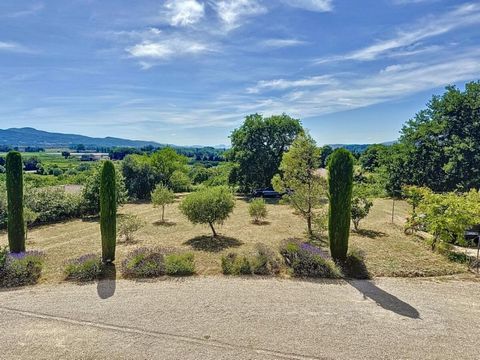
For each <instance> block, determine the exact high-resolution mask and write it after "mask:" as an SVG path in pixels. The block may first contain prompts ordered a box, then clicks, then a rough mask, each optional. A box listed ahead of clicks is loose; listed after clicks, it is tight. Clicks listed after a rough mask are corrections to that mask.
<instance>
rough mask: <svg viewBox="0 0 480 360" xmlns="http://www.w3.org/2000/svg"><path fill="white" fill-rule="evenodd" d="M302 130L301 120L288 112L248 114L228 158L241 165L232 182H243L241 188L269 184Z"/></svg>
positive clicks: (237, 133)
mask: <svg viewBox="0 0 480 360" xmlns="http://www.w3.org/2000/svg"><path fill="white" fill-rule="evenodd" d="M301 132H303V129H302V126H301V124H300V121H299V120H297V119H293V118H291V117H290V116H288V115H286V114H282V115H275V116H271V117H268V118H263V117H262V115H259V114H253V115H248V116H247V117H246V118H245V122H244V123H243V125H242V126H241V127H239V128H238V129H236V130H234V131H233V132H232V135H231V137H230V138H231V142H232V148H231V149H230V151H229V152H228V153H227V158H228V159H229V160H231V161H233V162H236V163H237V164H238V167H236V168H234V172H233V173H232V176H231V181H234V182H235V183H237V184H238V185H240V189H241V190H242V191H250V190H253V189H255V188H262V187H269V186H270V184H271V181H272V178H273V176H274V175H275V174H276V173H277V171H278V166H279V165H280V162H281V160H282V156H283V153H284V152H285V151H287V150H288V147H289V146H290V145H291V144H292V142H293V140H295V137H296V136H297V135H298V134H300V133H301Z"/></svg>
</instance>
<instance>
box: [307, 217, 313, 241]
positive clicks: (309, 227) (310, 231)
mask: <svg viewBox="0 0 480 360" xmlns="http://www.w3.org/2000/svg"><path fill="white" fill-rule="evenodd" d="M307 229H308V230H307V231H308V236H309V237H312V235H313V232H312V215H311V214H309V215H308V216H307Z"/></svg>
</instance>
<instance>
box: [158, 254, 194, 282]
mask: <svg viewBox="0 0 480 360" xmlns="http://www.w3.org/2000/svg"><path fill="white" fill-rule="evenodd" d="M165 273H166V274H167V275H170V276H189V275H193V274H195V256H194V255H193V253H172V254H167V255H165Z"/></svg>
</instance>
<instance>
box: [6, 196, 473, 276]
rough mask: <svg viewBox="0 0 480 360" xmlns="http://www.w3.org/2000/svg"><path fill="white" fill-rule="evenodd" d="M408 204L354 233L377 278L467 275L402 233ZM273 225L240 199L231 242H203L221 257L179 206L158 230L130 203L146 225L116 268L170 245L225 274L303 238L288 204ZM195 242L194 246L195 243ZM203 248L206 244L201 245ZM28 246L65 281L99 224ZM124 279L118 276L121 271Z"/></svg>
mask: <svg viewBox="0 0 480 360" xmlns="http://www.w3.org/2000/svg"><path fill="white" fill-rule="evenodd" d="M407 207H408V205H407V204H406V203H404V202H397V213H396V218H395V224H391V223H390V221H391V212H390V211H391V201H390V200H376V201H375V205H374V207H373V210H372V212H371V214H370V215H369V217H368V218H367V219H366V220H365V221H364V222H363V223H362V224H361V228H362V229H363V231H362V232H361V233H360V234H356V233H352V236H351V245H350V246H351V247H357V248H360V249H362V250H363V251H365V253H366V256H367V258H366V264H367V267H368V269H369V270H370V272H371V273H372V274H373V275H374V276H439V275H449V274H456V273H462V272H466V267H465V266H463V265H460V264H457V263H452V262H450V261H448V260H447V259H446V258H445V257H443V256H441V255H438V254H434V253H432V252H431V251H430V250H429V249H428V246H427V245H426V244H425V243H424V242H422V241H420V240H418V239H416V238H415V237H411V236H406V235H404V233H403V228H402V225H401V224H402V223H403V221H404V218H405V215H406V212H407ZM268 210H269V216H268V223H267V224H265V225H261V226H259V225H254V224H252V223H251V222H250V218H249V216H248V212H247V203H246V202H245V201H244V200H241V199H238V200H237V204H236V208H235V211H234V213H233V215H232V216H231V218H230V219H229V220H227V221H226V222H225V224H224V225H223V226H221V227H219V228H218V230H219V232H220V233H221V234H222V235H223V236H225V237H228V239H226V240H223V241H222V242H221V243H220V244H219V243H208V242H209V241H211V240H207V244H205V243H203V244H204V245H206V246H207V247H212V246H213V245H215V246H220V247H221V245H222V244H223V245H225V246H227V247H226V248H225V249H223V250H221V251H219V252H209V251H202V250H196V249H193V248H192V246H191V245H190V244H189V243H188V241H189V240H191V239H194V238H196V237H198V236H200V235H209V233H210V232H209V229H208V228H207V227H205V226H200V225H197V226H194V225H192V224H190V223H189V222H188V221H187V220H186V219H185V218H184V217H183V216H182V215H181V214H180V212H179V209H178V201H177V203H175V204H174V205H172V206H170V207H169V208H168V209H167V210H166V218H167V219H168V224H167V225H166V226H165V225H159V224H158V220H159V219H160V211H159V210H158V209H154V208H153V207H152V205H150V204H128V205H126V206H124V207H123V208H122V209H121V210H120V213H121V214H122V213H132V214H137V215H139V216H140V217H141V218H142V219H143V220H144V221H146V223H147V225H146V226H145V227H144V228H143V229H142V230H141V231H140V232H139V233H138V234H137V236H136V242H135V243H133V244H122V243H120V244H118V247H117V261H116V264H117V269H119V268H120V264H121V262H122V259H123V258H124V256H125V254H126V253H127V252H129V251H131V250H133V249H134V248H136V247H140V246H167V247H177V248H180V249H182V250H189V251H193V252H194V253H195V258H196V265H197V271H198V273H199V274H201V275H214V274H219V273H221V267H220V258H221V255H223V254H227V253H228V252H230V251H242V252H248V251H250V250H252V249H253V247H254V245H255V244H256V243H258V242H261V243H265V244H268V245H269V246H271V247H272V249H278V246H279V244H280V243H281V241H282V240H283V239H286V238H289V237H303V236H304V229H305V225H304V221H303V220H302V219H300V218H299V217H298V216H296V215H294V214H293V211H292V209H291V208H290V207H288V206H286V205H272V204H271V205H268ZM6 242H7V239H6V235H5V234H2V235H0V244H6ZM194 243H195V241H194ZM200 244H202V243H201V242H200ZM28 247H29V248H30V249H41V250H44V251H45V252H46V254H47V260H46V264H45V270H44V276H43V277H42V281H43V282H58V281H61V280H62V277H63V275H62V270H63V263H64V261H65V260H66V259H69V258H72V257H76V256H79V255H82V254H86V253H100V250H101V246H100V229H99V225H98V223H97V222H88V221H82V220H75V221H70V222H65V223H60V224H55V225H50V226H42V227H39V228H37V229H34V230H32V231H30V235H29V240H28ZM117 273H118V274H119V271H118V272H117Z"/></svg>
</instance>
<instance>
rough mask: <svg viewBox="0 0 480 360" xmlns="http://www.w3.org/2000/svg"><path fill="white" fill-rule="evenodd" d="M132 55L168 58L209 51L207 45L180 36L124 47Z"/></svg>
mask: <svg viewBox="0 0 480 360" xmlns="http://www.w3.org/2000/svg"><path fill="white" fill-rule="evenodd" d="M126 51H127V52H128V53H130V54H131V55H132V56H133V57H137V58H150V59H168V58H170V57H173V56H182V55H185V54H198V53H201V52H206V51H209V47H208V46H207V45H205V44H202V43H200V42H196V41H191V40H188V39H182V38H170V39H165V40H161V41H157V42H151V41H144V42H142V43H140V44H136V45H134V46H132V47H129V48H127V49H126Z"/></svg>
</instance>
